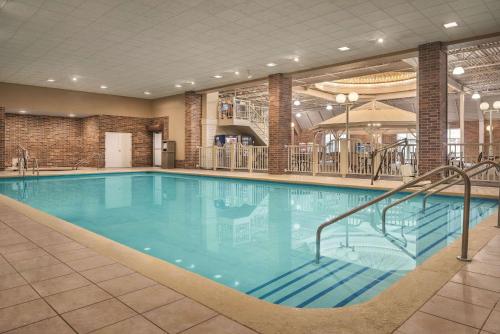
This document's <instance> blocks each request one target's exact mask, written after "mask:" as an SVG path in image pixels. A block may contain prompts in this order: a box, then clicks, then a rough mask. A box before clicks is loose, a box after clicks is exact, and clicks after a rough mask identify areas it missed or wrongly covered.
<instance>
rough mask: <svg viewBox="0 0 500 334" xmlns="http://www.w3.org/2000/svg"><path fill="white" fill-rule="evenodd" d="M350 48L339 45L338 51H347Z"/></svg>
mask: <svg viewBox="0 0 500 334" xmlns="http://www.w3.org/2000/svg"><path fill="white" fill-rule="evenodd" d="M350 49H351V48H349V47H348V46H341V47H340V48H339V50H340V51H349V50H350Z"/></svg>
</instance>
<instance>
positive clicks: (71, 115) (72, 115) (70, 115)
mask: <svg viewBox="0 0 500 334" xmlns="http://www.w3.org/2000/svg"><path fill="white" fill-rule="evenodd" d="M68 116H69V117H75V116H76V115H75V114H69V115H68Z"/></svg>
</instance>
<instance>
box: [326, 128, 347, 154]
mask: <svg viewBox="0 0 500 334" xmlns="http://www.w3.org/2000/svg"><path fill="white" fill-rule="evenodd" d="M346 138H347V136H346V134H345V133H343V134H341V135H340V139H346ZM325 146H326V153H332V152H339V151H340V147H339V142H338V140H336V139H335V136H334V135H333V133H327V134H326V135H325Z"/></svg>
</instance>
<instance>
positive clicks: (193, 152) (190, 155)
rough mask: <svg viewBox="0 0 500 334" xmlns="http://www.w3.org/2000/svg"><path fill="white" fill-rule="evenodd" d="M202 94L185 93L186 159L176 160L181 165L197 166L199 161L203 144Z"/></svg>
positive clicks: (184, 166) (186, 166) (185, 166)
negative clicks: (200, 148)
mask: <svg viewBox="0 0 500 334" xmlns="http://www.w3.org/2000/svg"><path fill="white" fill-rule="evenodd" d="M201 103H202V96H201V94H196V93H194V92H186V94H185V95H184V104H185V107H186V114H185V119H184V122H185V131H186V134H185V145H184V152H185V159H184V162H180V161H179V162H176V163H177V164H179V165H180V166H179V167H181V166H182V167H183V168H196V164H197V163H198V147H199V146H200V145H201V113H202V104H201Z"/></svg>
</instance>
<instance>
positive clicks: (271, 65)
mask: <svg viewBox="0 0 500 334" xmlns="http://www.w3.org/2000/svg"><path fill="white" fill-rule="evenodd" d="M276 65H277V64H276V63H267V64H266V66H267V67H274V66H276Z"/></svg>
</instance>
